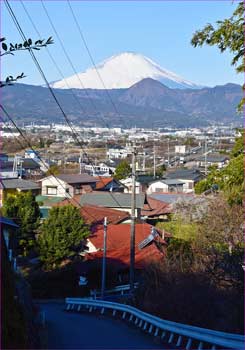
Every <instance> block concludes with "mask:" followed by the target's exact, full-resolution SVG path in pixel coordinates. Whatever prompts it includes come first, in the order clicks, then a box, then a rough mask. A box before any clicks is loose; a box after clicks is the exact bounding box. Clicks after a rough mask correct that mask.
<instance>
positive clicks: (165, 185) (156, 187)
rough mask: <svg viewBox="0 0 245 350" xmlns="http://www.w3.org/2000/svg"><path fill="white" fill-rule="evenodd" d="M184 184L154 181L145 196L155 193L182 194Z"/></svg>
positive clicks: (173, 180) (166, 180)
mask: <svg viewBox="0 0 245 350" xmlns="http://www.w3.org/2000/svg"><path fill="white" fill-rule="evenodd" d="M183 185H184V182H182V181H179V180H175V179H162V180H157V181H154V182H152V183H151V184H150V186H149V188H148V189H147V192H146V193H147V194H151V193H156V192H176V193H178V192H183Z"/></svg>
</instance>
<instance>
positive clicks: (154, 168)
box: [153, 143, 156, 179]
mask: <svg viewBox="0 0 245 350" xmlns="http://www.w3.org/2000/svg"><path fill="white" fill-rule="evenodd" d="M153 176H154V179H155V178H156V147H155V143H154V146H153Z"/></svg>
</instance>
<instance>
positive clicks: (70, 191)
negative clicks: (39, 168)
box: [40, 173, 97, 198]
mask: <svg viewBox="0 0 245 350" xmlns="http://www.w3.org/2000/svg"><path fill="white" fill-rule="evenodd" d="M40 182H41V184H42V191H41V194H42V195H43V196H55V197H69V198H70V197H73V196H75V195H78V194H82V193H86V192H90V191H92V190H93V189H95V187H96V182H97V180H96V179H95V178H94V177H92V176H90V175H88V174H85V173H84V174H62V175H56V176H53V175H50V176H48V177H45V178H44V179H41V180H40Z"/></svg>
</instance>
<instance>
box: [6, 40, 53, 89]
mask: <svg viewBox="0 0 245 350" xmlns="http://www.w3.org/2000/svg"><path fill="white" fill-rule="evenodd" d="M5 41H6V38H0V43H2V45H1V47H2V48H1V50H0V57H1V56H6V55H14V53H15V52H16V51H26V50H40V49H41V48H42V47H46V46H47V45H50V44H53V39H52V37H49V38H48V39H47V40H36V41H35V42H33V41H32V39H30V38H29V39H28V40H26V41H24V42H23V43H14V44H13V43H10V44H6V42H5ZM23 78H25V75H24V73H21V74H20V75H18V76H17V77H13V76H12V75H9V76H8V77H7V78H6V79H5V81H0V88H2V87H4V86H8V85H13V83H15V82H17V81H18V80H20V79H23Z"/></svg>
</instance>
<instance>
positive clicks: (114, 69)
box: [52, 52, 200, 90]
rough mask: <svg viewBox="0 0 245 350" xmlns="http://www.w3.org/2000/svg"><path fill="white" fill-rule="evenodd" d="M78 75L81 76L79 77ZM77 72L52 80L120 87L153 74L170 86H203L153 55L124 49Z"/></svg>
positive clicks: (64, 85)
mask: <svg viewBox="0 0 245 350" xmlns="http://www.w3.org/2000/svg"><path fill="white" fill-rule="evenodd" d="M77 75H78V77H79V79H78V78H77ZM77 75H72V76H70V77H67V78H66V79H61V80H59V81H56V82H55V83H53V84H52V87H54V88H62V89H66V88H67V84H68V85H69V87H70V88H76V89H81V88H82V87H81V81H82V84H83V86H84V88H92V89H102V90H103V89H105V87H106V89H115V88H116V89H118V88H129V87H131V86H132V85H134V84H135V83H137V82H139V81H141V80H142V79H144V78H153V79H154V80H158V81H160V82H162V83H164V84H165V85H167V86H168V87H170V88H181V89H182V88H200V86H199V85H197V84H195V83H193V82H191V81H189V80H187V79H184V78H182V77H180V76H179V75H177V74H176V73H173V72H171V71H169V70H167V69H165V68H162V67H161V66H160V65H159V64H157V63H156V62H154V61H153V60H152V59H150V58H148V57H146V56H144V55H141V54H138V53H134V52H122V53H119V54H117V55H113V56H111V57H109V58H107V59H105V60H104V61H102V62H101V63H99V64H98V65H96V69H95V68H94V67H91V68H88V69H86V70H85V71H84V72H80V73H78V74H77Z"/></svg>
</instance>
